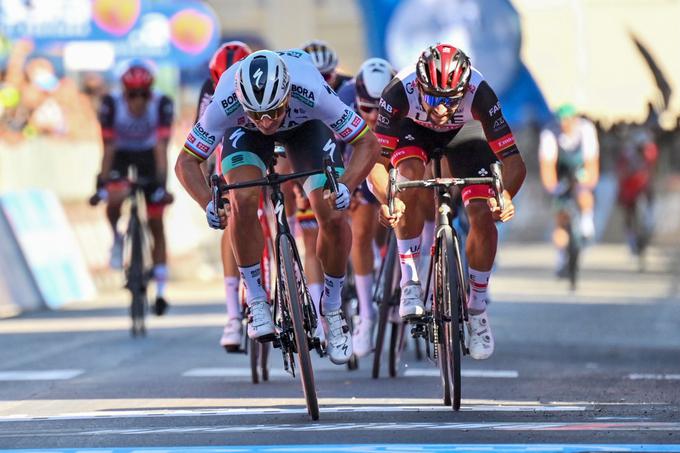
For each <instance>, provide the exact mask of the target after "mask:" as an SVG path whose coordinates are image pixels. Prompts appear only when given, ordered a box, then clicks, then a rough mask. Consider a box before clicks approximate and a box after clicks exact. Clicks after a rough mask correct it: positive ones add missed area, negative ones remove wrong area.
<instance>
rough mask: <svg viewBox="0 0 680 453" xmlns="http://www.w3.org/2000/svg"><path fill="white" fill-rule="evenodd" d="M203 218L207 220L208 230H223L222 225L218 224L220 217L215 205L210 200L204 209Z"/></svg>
mask: <svg viewBox="0 0 680 453" xmlns="http://www.w3.org/2000/svg"><path fill="white" fill-rule="evenodd" d="M205 216H206V218H207V219H208V225H210V228H214V229H216V230H222V229H223V228H222V223H221V222H220V216H219V215H218V214H217V209H216V208H215V204H214V203H213V201H212V200H210V203H208V206H206V207H205Z"/></svg>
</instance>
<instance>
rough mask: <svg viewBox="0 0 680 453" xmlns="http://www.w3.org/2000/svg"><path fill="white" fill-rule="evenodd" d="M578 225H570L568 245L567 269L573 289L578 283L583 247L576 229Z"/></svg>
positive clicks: (573, 289) (570, 285)
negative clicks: (580, 256)
mask: <svg viewBox="0 0 680 453" xmlns="http://www.w3.org/2000/svg"><path fill="white" fill-rule="evenodd" d="M575 228H576V227H575V226H574V225H573V224H572V225H570V227H569V244H568V245H567V271H568V274H569V287H570V288H571V290H572V291H575V290H576V286H577V284H578V266H579V255H580V252H581V247H580V244H579V241H578V238H577V237H576V235H577V234H578V233H577V232H576V231H574V229H575Z"/></svg>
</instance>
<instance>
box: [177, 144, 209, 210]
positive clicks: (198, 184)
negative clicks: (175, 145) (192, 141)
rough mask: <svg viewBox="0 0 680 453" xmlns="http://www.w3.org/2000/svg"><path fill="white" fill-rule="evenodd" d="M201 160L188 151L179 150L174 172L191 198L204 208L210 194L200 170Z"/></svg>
mask: <svg viewBox="0 0 680 453" xmlns="http://www.w3.org/2000/svg"><path fill="white" fill-rule="evenodd" d="M201 162H202V161H201V160H199V159H198V158H197V157H195V156H193V155H191V154H189V153H185V152H180V153H179V156H177V162H176V163H175V174H176V175H177V178H178V179H179V182H180V183H181V184H182V186H183V187H184V189H185V190H186V191H187V192H188V193H189V195H191V198H193V199H194V200H195V201H196V203H198V204H199V205H201V207H202V208H203V209H205V208H206V206H208V203H210V200H211V196H212V195H211V193H210V189H209V188H208V185H207V184H206V181H205V175H204V174H203V170H201Z"/></svg>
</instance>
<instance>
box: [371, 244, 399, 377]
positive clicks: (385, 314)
mask: <svg viewBox="0 0 680 453" xmlns="http://www.w3.org/2000/svg"><path fill="white" fill-rule="evenodd" d="M396 260H397V241H396V238H395V236H394V235H393V234H392V235H390V237H389V239H388V243H387V254H386V255H385V259H384V261H383V262H382V265H381V266H380V272H379V273H378V281H377V283H376V292H375V294H374V300H375V302H376V303H377V304H378V329H377V335H376V338H375V349H374V351H373V370H372V372H371V376H372V377H373V379H378V377H379V376H380V360H381V358H382V350H383V346H384V344H385V336H386V334H387V324H388V321H389V317H390V312H391V310H392V306H391V305H390V302H391V301H392V296H393V289H394V283H393V281H394V274H395V272H394V266H395V263H396Z"/></svg>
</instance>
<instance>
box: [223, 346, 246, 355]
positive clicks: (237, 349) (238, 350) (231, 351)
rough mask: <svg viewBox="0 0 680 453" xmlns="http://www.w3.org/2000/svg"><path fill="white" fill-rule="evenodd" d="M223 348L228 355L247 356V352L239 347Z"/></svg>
mask: <svg viewBox="0 0 680 453" xmlns="http://www.w3.org/2000/svg"><path fill="white" fill-rule="evenodd" d="M223 348H224V350H225V351H226V352H227V354H235V353H243V354H245V352H246V351H245V350H244V349H242V348H241V347H240V346H239V345H228V346H223Z"/></svg>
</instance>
